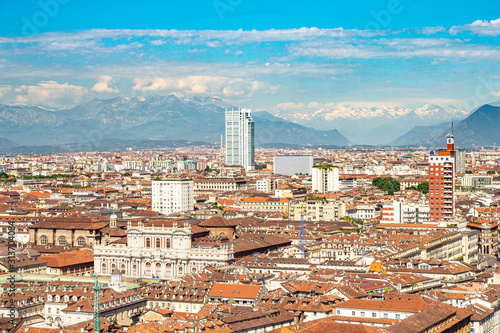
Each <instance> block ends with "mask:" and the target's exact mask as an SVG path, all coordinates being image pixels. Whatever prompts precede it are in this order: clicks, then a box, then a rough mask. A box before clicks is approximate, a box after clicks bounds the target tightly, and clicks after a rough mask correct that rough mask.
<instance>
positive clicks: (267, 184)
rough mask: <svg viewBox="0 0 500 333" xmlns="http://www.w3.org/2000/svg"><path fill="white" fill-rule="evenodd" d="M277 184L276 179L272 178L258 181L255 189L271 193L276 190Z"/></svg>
mask: <svg viewBox="0 0 500 333" xmlns="http://www.w3.org/2000/svg"><path fill="white" fill-rule="evenodd" d="M277 183H278V182H277V181H276V179H272V178H264V179H258V180H257V182H256V185H255V188H256V190H257V191H259V192H264V193H271V192H273V191H274V190H276V188H277Z"/></svg>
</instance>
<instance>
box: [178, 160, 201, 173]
mask: <svg viewBox="0 0 500 333" xmlns="http://www.w3.org/2000/svg"><path fill="white" fill-rule="evenodd" d="M197 165H198V164H197V163H196V161H177V170H179V171H181V170H196V166H197Z"/></svg>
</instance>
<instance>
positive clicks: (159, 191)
mask: <svg viewBox="0 0 500 333" xmlns="http://www.w3.org/2000/svg"><path fill="white" fill-rule="evenodd" d="M193 188H194V187H193V180H191V179H170V180H157V181H153V186H152V191H151V194H152V205H153V207H152V208H153V211H155V212H158V213H162V214H165V215H170V214H172V213H177V212H187V211H192V210H194V194H193Z"/></svg>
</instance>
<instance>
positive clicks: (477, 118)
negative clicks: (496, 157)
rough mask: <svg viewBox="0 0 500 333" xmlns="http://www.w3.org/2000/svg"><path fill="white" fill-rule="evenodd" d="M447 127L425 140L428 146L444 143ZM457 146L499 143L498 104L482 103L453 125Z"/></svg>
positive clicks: (499, 113)
mask: <svg viewBox="0 0 500 333" xmlns="http://www.w3.org/2000/svg"><path fill="white" fill-rule="evenodd" d="M449 132H450V131H449V129H448V130H446V131H444V132H442V133H440V134H439V135H437V136H434V137H432V138H430V139H429V140H427V144H428V145H429V146H439V145H444V143H445V142H446V135H447V134H448V133H449ZM453 134H454V136H455V144H456V146H458V147H472V146H493V145H500V106H493V105H489V104H486V105H483V106H481V107H480V108H479V109H477V110H476V111H475V112H474V113H472V114H471V115H469V116H468V117H467V118H465V119H464V120H462V121H461V122H460V123H458V124H457V125H455V126H454V129H453Z"/></svg>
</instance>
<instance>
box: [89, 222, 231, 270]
mask: <svg viewBox="0 0 500 333" xmlns="http://www.w3.org/2000/svg"><path fill="white" fill-rule="evenodd" d="M198 229H200V228H198ZM194 234H195V230H193V227H192V226H191V225H189V224H184V225H183V226H178V225H177V222H171V221H152V222H150V223H149V224H148V225H147V226H145V225H143V223H142V222H138V223H137V225H132V223H131V222H129V223H128V225H127V244H126V245H125V246H120V245H118V244H110V245H102V244H96V245H95V247H94V269H95V272H96V274H98V275H104V276H110V275H111V273H112V272H113V271H114V270H115V269H118V270H120V271H121V272H122V273H123V276H124V277H129V278H153V277H158V278H160V279H176V278H179V277H181V276H184V275H187V274H191V273H197V272H200V271H202V270H203V268H204V267H205V266H208V265H211V266H225V265H228V264H230V263H231V262H232V261H233V260H234V251H233V249H232V245H227V246H222V247H221V248H216V247H211V248H202V247H193V246H192V241H193V235H194Z"/></svg>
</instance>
